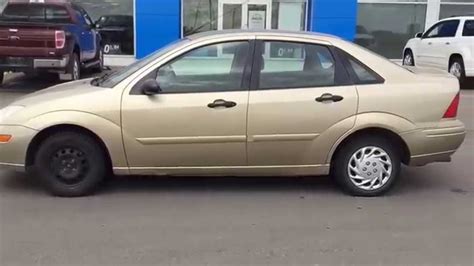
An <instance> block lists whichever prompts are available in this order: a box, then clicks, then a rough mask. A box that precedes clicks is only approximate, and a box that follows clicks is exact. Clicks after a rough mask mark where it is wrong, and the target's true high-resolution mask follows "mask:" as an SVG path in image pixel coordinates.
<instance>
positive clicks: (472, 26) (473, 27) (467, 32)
mask: <svg viewBox="0 0 474 266" xmlns="http://www.w3.org/2000/svg"><path fill="white" fill-rule="evenodd" d="M462 36H474V20H466V22H465V23H464V29H463V31H462Z"/></svg>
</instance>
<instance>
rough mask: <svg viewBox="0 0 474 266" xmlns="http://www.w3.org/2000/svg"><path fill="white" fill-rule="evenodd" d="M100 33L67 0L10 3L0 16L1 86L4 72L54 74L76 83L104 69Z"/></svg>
mask: <svg viewBox="0 0 474 266" xmlns="http://www.w3.org/2000/svg"><path fill="white" fill-rule="evenodd" d="M103 62H104V57H103V51H102V47H101V37H100V34H99V33H98V32H97V30H96V29H95V27H94V23H93V22H92V20H91V19H90V17H89V15H88V14H87V12H86V11H85V10H84V9H83V8H81V7H80V6H78V5H76V4H73V3H70V2H69V1H53V0H46V1H44V2H41V3H40V2H31V1H27V0H16V1H10V2H8V4H7V5H6V7H5V9H4V10H3V12H2V14H1V15H0V84H1V83H2V82H3V76H4V72H7V71H13V72H26V73H35V72H42V71H46V72H53V73H59V74H68V75H69V78H70V79H72V80H78V79H79V78H80V76H81V69H83V68H94V69H96V70H98V71H101V70H102V68H103Z"/></svg>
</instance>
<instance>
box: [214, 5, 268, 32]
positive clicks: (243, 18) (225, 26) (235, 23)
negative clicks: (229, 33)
mask: <svg viewBox="0 0 474 266" xmlns="http://www.w3.org/2000/svg"><path fill="white" fill-rule="evenodd" d="M271 5H272V1H271V0H219V8H218V21H217V29H218V30H229V29H250V30H264V29H270V28H271V23H272V18H271V15H272V12H271Z"/></svg>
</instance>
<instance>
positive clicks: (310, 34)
mask: <svg viewBox="0 0 474 266" xmlns="http://www.w3.org/2000/svg"><path fill="white" fill-rule="evenodd" d="M249 34H250V35H259V36H281V37H302V38H310V39H317V40H323V41H331V40H334V39H340V38H339V37H337V36H334V35H329V34H324V33H318V32H308V31H286V30H219V31H206V32H201V33H196V34H192V35H189V36H187V37H186V38H187V39H189V40H197V39H201V38H212V37H216V38H218V37H222V36H226V35H232V36H238V35H249Z"/></svg>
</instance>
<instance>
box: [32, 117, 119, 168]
mask: <svg viewBox="0 0 474 266" xmlns="http://www.w3.org/2000/svg"><path fill="white" fill-rule="evenodd" d="M24 125H25V126H27V127H29V128H32V129H35V130H38V133H39V132H41V131H42V130H44V129H47V128H49V127H53V126H59V125H74V126H79V127H83V128H85V129H88V130H90V131H92V132H93V133H94V134H96V135H97V136H98V137H99V138H100V139H101V140H102V141H103V142H104V144H105V146H106V147H107V149H108V151H109V154H110V159H111V161H112V166H113V167H123V168H128V163H127V159H126V155H125V150H124V147H123V140H122V131H121V127H120V125H117V124H115V123H113V122H112V121H110V120H107V119H105V118H103V117H100V116H98V115H94V114H91V113H87V112H84V111H57V112H50V113H45V114H42V115H40V116H37V117H35V118H33V119H31V120H29V121H28V122H26V123H25V124H24Z"/></svg>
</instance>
